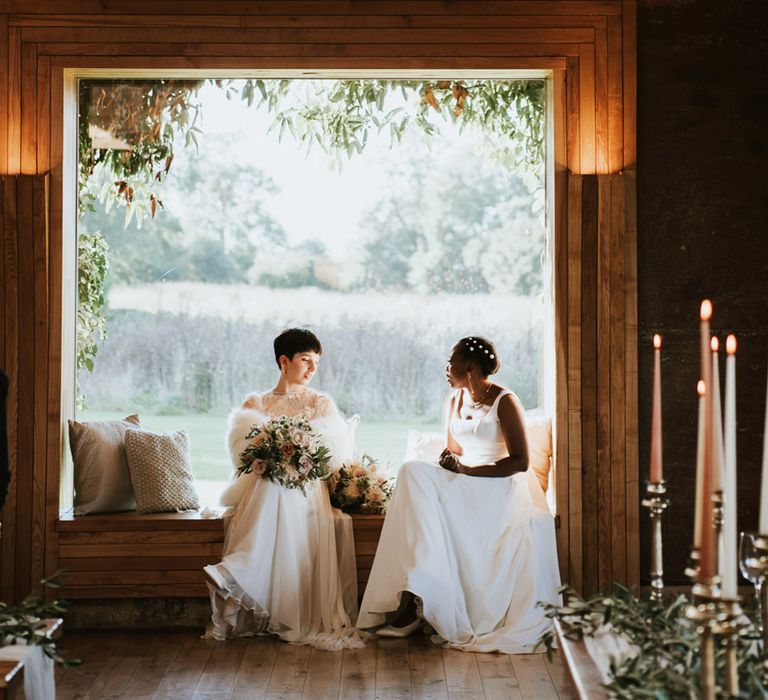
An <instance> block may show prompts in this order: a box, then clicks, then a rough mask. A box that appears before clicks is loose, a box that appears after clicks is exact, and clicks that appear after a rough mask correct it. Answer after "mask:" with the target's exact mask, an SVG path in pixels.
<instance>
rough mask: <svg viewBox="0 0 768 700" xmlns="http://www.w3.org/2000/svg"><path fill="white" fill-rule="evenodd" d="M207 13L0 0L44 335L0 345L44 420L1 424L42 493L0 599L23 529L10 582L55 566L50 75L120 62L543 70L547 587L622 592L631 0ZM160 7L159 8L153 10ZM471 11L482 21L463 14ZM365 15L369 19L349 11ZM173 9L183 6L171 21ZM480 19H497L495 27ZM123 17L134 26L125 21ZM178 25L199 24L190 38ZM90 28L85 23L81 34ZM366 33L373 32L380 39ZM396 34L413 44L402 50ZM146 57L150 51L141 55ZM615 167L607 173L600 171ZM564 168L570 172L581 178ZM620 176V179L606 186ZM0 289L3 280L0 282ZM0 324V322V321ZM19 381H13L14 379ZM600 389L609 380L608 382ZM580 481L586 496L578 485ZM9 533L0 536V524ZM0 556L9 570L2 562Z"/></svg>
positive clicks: (10, 132)
mask: <svg viewBox="0 0 768 700" xmlns="http://www.w3.org/2000/svg"><path fill="white" fill-rule="evenodd" d="M65 5H66V9H64V7H63V6H65ZM86 5H87V6H88V8H90V9H87V8H86V7H85V6H86ZM208 5H211V8H213V4H212V3H210V2H207V1H206V0H196V3H195V4H194V5H192V4H189V3H186V4H185V3H180V2H177V1H176V0H154V2H152V3H149V2H144V0H137V2H136V3H135V5H134V8H133V11H134V15H131V16H127V15H126V16H123V17H121V22H120V23H119V24H117V25H115V24H110V16H111V14H114V13H118V12H119V9H118V8H117V5H115V6H114V7H112V6H111V5H109V6H107V5H104V3H102V2H99V0H85V2H82V3H73V2H71V1H70V0H65V1H64V2H62V3H58V4H57V3H48V2H45V0H23V1H22V0H4V3H3V4H2V6H0V53H3V52H7V55H8V57H9V60H8V62H7V63H6V64H5V65H3V64H2V62H0V172H6V173H10V174H14V173H29V174H33V173H46V172H50V174H51V201H50V222H51V228H50V239H49V246H48V250H47V254H48V256H49V258H48V260H47V267H46V275H47V276H46V278H45V284H46V285H47V287H48V290H49V293H48V308H47V309H41V310H40V311H39V313H40V314H41V317H40V319H39V322H40V323H43V324H44V325H45V327H47V329H48V343H47V345H46V347H45V348H44V349H41V351H40V352H39V353H36V355H35V358H34V360H33V359H27V358H24V357H21V358H20V357H18V353H16V354H15V355H14V353H13V352H10V351H9V348H10V347H11V346H12V345H13V344H14V343H15V342H16V339H15V338H12V337H7V338H6V339H5V343H4V345H3V347H2V348H0V356H1V357H2V358H12V359H13V362H14V363H15V365H13V366H10V370H11V371H10V372H9V374H11V375H12V378H13V377H14V376H19V373H18V366H19V365H23V364H24V363H27V362H33V363H34V367H35V374H36V376H42V377H44V381H45V382H46V384H47V387H48V392H47V403H46V402H43V403H45V404H46V405H45V410H46V415H42V412H41V410H39V409H40V406H39V403H40V402H36V404H35V406H36V408H35V414H34V421H32V420H31V418H30V417H25V418H24V421H23V422H22V421H21V419H19V421H18V423H17V424H14V425H12V426H11V435H10V444H11V449H12V456H15V455H17V454H19V451H17V450H16V448H17V446H18V445H22V444H23V445H24V454H30V453H31V452H33V453H34V460H33V464H31V465H28V464H23V465H19V468H20V469H21V468H24V469H33V470H34V473H35V479H36V483H38V484H41V485H43V488H42V489H40V490H38V491H36V492H35V494H34V495H33V497H34V499H35V503H34V508H33V509H32V510H33V512H34V513H36V514H37V513H41V512H44V513H45V523H40V522H38V520H39V518H38V517H37V516H35V521H34V522H33V523H31V524H30V527H27V524H26V523H16V528H15V533H16V535H15V538H13V539H12V538H8V537H4V538H3V541H2V554H3V556H2V558H1V559H2V561H3V562H4V563H2V564H0V596H1V597H3V598H5V599H12V598H18V597H19V596H20V595H22V594H23V593H24V590H23V588H24V587H23V586H22V587H20V586H19V585H17V586H16V588H15V589H14V588H13V586H12V585H11V586H10V587H9V586H8V585H7V582H8V581H9V580H11V579H14V578H15V579H16V580H17V582H18V581H19V580H21V579H20V577H19V576H14V575H13V572H12V571H11V572H10V575H9V569H12V567H13V551H14V549H18V548H24V547H28V546H29V547H32V543H33V542H36V538H37V537H38V535H36V534H34V533H35V532H38V533H39V532H40V531H41V530H42V531H43V533H44V534H43V541H42V542H41V543H38V544H35V546H34V547H33V550H34V555H33V556H32V561H31V568H30V571H29V572H24V576H26V577H27V579H28V581H29V583H30V585H32V583H33V582H34V581H36V580H37V579H39V578H40V577H41V576H42V574H43V573H44V572H51V571H53V570H54V569H55V568H56V563H57V541H56V533H55V528H54V523H55V519H56V517H58V510H59V503H60V486H61V484H62V481H61V479H60V473H59V472H60V465H61V463H62V457H63V451H64V445H65V442H64V439H63V426H62V421H63V417H64V416H65V412H64V411H63V407H62V404H63V403H65V402H66V403H68V404H69V403H70V402H71V400H72V397H71V395H66V394H65V393H62V376H63V375H62V372H63V371H66V372H69V371H70V370H69V369H68V368H69V367H73V366H74V364H69V360H67V361H66V365H65V359H66V358H65V357H64V354H65V353H66V352H67V351H66V348H70V349H71V348H73V347H74V338H73V337H72V334H71V329H70V330H67V329H65V328H63V325H62V321H63V314H62V309H63V305H64V304H66V305H67V307H68V308H70V309H71V308H72V305H73V303H74V298H73V297H72V298H69V299H67V298H66V297H62V290H64V289H65V288H67V287H69V288H71V289H74V281H73V280H74V277H73V275H74V272H75V268H76V261H75V260H74V259H73V258H72V256H68V258H67V259H63V257H62V251H63V250H64V244H65V241H64V240H63V238H62V236H63V235H64V233H65V231H64V229H63V228H62V225H61V222H62V221H63V220H64V218H67V220H70V221H71V220H73V218H74V217H75V216H76V211H75V208H74V205H75V201H76V200H75V196H76V194H73V196H72V197H70V196H69V195H67V196H64V188H65V187H66V188H67V192H70V193H72V192H73V189H72V187H73V185H72V184H71V183H69V182H68V181H65V178H64V172H63V163H64V156H63V154H64V152H65V150H66V152H68V153H69V154H70V155H71V154H72V149H73V148H76V143H75V144H72V143H70V141H71V139H67V138H65V136H66V133H65V127H66V129H70V130H71V128H72V124H71V123H69V124H68V125H66V124H65V122H64V120H65V114H66V111H65V109H64V104H65V99H66V100H69V101H70V102H69V104H70V106H71V99H72V95H71V94H69V93H70V92H71V91H67V90H65V89H64V86H65V72H66V75H68V76H71V75H72V74H74V73H73V72H75V73H76V72H82V73H86V72H87V71H88V69H106V70H110V71H111V72H113V74H117V72H119V71H120V70H125V71H147V72H150V71H159V72H161V73H162V74H164V75H168V74H169V73H171V72H173V73H175V74H176V75H179V76H182V77H184V76H185V72H186V73H187V75H193V74H196V73H199V71H202V70H205V71H214V70H220V71H224V72H226V73H227V74H228V75H236V74H237V72H238V71H249V70H252V67H253V66H254V65H258V66H260V68H261V69H263V70H264V71H268V72H271V73H274V71H276V70H281V71H294V70H305V71H314V72H321V73H329V74H331V73H332V74H334V75H343V74H344V70H345V69H351V70H355V71H363V72H364V73H366V74H368V75H372V74H373V73H374V71H377V70H382V69H387V68H388V69H389V70H392V71H397V72H398V73H400V72H402V71H404V70H408V69H416V70H418V71H419V73H420V74H421V75H426V76H430V75H438V74H441V75H445V74H451V75H454V74H456V73H457V72H460V71H463V70H469V69H472V70H487V71H489V72H490V73H491V74H493V75H495V76H499V75H502V74H505V73H507V71H510V70H514V69H520V70H524V71H534V70H541V71H551V75H552V79H551V92H552V95H553V99H554V102H553V105H558V104H559V105H561V106H562V120H561V122H558V121H557V119H556V120H555V124H554V125H553V126H554V128H553V132H552V134H551V138H552V143H551V147H552V149H553V153H554V156H555V168H554V171H553V173H552V179H553V186H554V191H555V195H554V198H555V201H554V211H553V212H552V213H553V225H554V230H555V234H554V235H555V236H556V240H557V245H556V246H554V261H553V262H554V285H555V344H556V354H555V363H556V377H557V379H556V383H557V396H556V406H555V417H556V425H555V428H556V432H555V435H554V441H555V455H556V460H557V478H556V488H557V510H558V515H559V516H560V523H561V527H560V529H559V530H558V545H559V551H560V557H561V572H562V575H563V579H564V580H566V581H568V582H570V583H571V584H572V585H574V586H575V587H576V588H577V589H581V588H584V589H585V590H587V591H589V590H594V589H596V588H598V587H603V586H604V585H605V584H606V583H607V582H609V581H610V579H612V578H616V579H618V580H622V581H625V582H627V583H630V584H632V583H637V582H638V581H639V498H638V464H637V442H638V441H637V310H636V307H637V291H636V260H635V247H636V245H635V230H636V221H635V218H636V217H635V213H634V207H633V201H634V167H635V153H636V147H635V141H636V138H635V131H636V125H635V124H636V121H635V120H636V117H635V111H636V110H635V101H636V87H635V85H636V78H635V72H636V66H635V64H636V57H635V53H636V49H635V45H636V39H635V16H636V2H635V0H536V2H535V3H531V2H529V1H527V0H492V1H491V2H487V3H466V2H461V0H459V1H457V2H452V3H444V2H442V1H440V0H393V1H392V2H389V3H382V2H377V1H376V0H365V1H361V2H353V3H339V2H335V1H334V0H323V2H320V3H315V4H311V3H306V2H300V1H298V0H291V2H273V1H270V0H267V1H265V2H262V3H258V12H256V10H255V9H254V8H255V7H256V5H255V4H249V3H245V2H239V1H233V2H232V3H229V4H228V5H227V8H226V10H225V11H224V14H222V15H221V16H220V17H219V18H218V19H220V20H221V21H219V22H218V24H217V25H216V26H215V27H214V26H213V24H212V23H209V24H208V25H206V24H205V22H206V17H211V16H212V15H210V14H209V15H203V14H200V15H196V14H195V13H198V12H200V13H204V12H208V10H206V9H205V8H206V7H208ZM288 6H290V7H291V8H294V9H293V10H291V11H293V12H301V11H304V12H307V11H308V8H310V6H311V8H312V9H313V10H314V8H320V9H317V10H316V11H315V13H314V15H313V16H303V15H297V16H295V17H291V21H293V20H296V21H297V22H298V25H297V26H299V28H298V29H293V28H292V29H290V30H284V29H280V30H276V31H273V30H271V29H262V28H261V27H262V26H264V27H268V26H274V24H270V23H269V21H268V20H269V18H270V17H271V16H273V15H274V16H277V15H279V14H280V13H281V12H285V11H286V10H284V8H286V7H288ZM217 7H220V6H217ZM78 8H81V9H78ZM173 8H176V9H175V10H174V11H175V12H176V13H177V14H173V13H172V12H171V10H172V9H173ZM301 8H304V9H303V10H302V9H301ZM369 8H370V9H369ZM479 8H482V10H483V12H484V13H485V15H484V16H479ZM534 10H535V13H534V14H531V13H533V12H534ZM86 11H87V12H89V13H90V14H88V15H87V16H86V15H76V14H69V15H65V14H63V13H64V12H70V13H75V12H86ZM211 11H212V10H211ZM366 11H370V12H374V11H375V12H376V13H378V14H377V15H376V17H373V16H371V17H367V16H366V15H365V12H366ZM162 12H165V14H160V13H162ZM185 12H187V13H189V14H186V15H184V13H185ZM325 12H327V14H323V13H325ZM13 13H16V14H13ZM59 13H61V14H59ZM238 13H239V14H238ZM398 13H402V16H401V14H398ZM409 13H410V14H409ZM504 13H506V14H504ZM347 15H349V16H347ZM459 15H461V16H459ZM476 15H478V16H476ZM491 15H493V16H491ZM495 15H499V16H500V17H501V20H499V21H497V20H496V19H495V17H494V16H495ZM315 20H316V24H317V26H323V27H325V26H329V25H333V26H338V27H344V28H343V29H341V28H340V29H334V30H326V29H321V30H315V29H306V28H301V27H305V26H311V25H312V23H313V22H315ZM347 20H350V21H351V24H349V25H345V24H344V22H346V21H347ZM374 20H376V22H379V20H381V22H382V23H385V21H386V23H388V24H387V26H397V27H399V28H398V29H397V32H394V30H387V31H389V34H396V35H397V36H400V35H402V37H403V38H402V41H403V42H405V43H403V44H402V48H401V45H400V43H399V42H398V41H397V40H396V39H395V38H392V39H391V41H392V43H391V44H390V45H387V44H386V43H381V44H376V45H375V46H374V44H371V43H370V42H371V41H376V40H378V39H379V38H380V37H379V36H378V35H373V36H372V32H371V31H370V30H366V29H365V28H364V27H365V26H376V22H374ZM414 20H419V22H420V23H421V25H422V26H425V25H429V24H430V23H432V24H434V26H436V27H461V30H460V32H461V33H460V34H456V32H457V31H459V30H457V29H434V30H431V29H428V30H427V31H426V34H425V33H424V32H422V31H421V30H418V31H417V30H415V29H411V26H410V25H411V22H412V21H414ZM454 20H460V23H459V24H456V23H455V22H454ZM131 22H133V23H134V27H133V28H128V29H126V26H128V25H131ZM372 22H373V25H372V24H371V23H372ZM196 23H197V24H201V25H204V26H206V28H205V29H197V28H195V24H196ZM358 24H359V25H360V26H357V25H358ZM497 24H498V25H499V27H497V26H496V25H497ZM94 25H99V26H98V31H97V30H96V29H95V28H94ZM169 27H170V29H167V28H169ZM254 27H256V28H254ZM504 27H507V29H504ZM528 27H533V28H528ZM174 32H175V33H176V35H178V36H176V38H174V39H173V41H180V40H181V39H184V43H178V44H173V43H167V44H163V43H155V44H152V45H151V46H150V45H145V44H142V43H141V42H142V41H144V40H145V39H143V37H144V34H154V35H155V36H156V37H158V38H155V39H146V41H150V40H152V41H156V42H160V41H162V40H163V39H162V36H164V34H166V33H169V34H173V33H174ZM302 32H304V33H302ZM329 32H330V34H329ZM429 32H432V35H428V34H429ZM378 34H380V35H381V36H384V34H387V32H386V31H382V32H379V33H378ZM251 35H253V37H255V38H254V39H253V41H254V42H256V43H248V42H250V37H251ZM449 35H450V36H455V37H457V38H458V40H459V43H456V42H455V41H454V42H453V43H451V44H450V50H448V48H447V47H448V44H446V43H443V44H440V43H434V44H432V43H430V42H440V41H444V37H445V36H449ZM187 36H188V40H187V39H186V37H187ZM416 37H418V38H417V39H416ZM414 40H417V41H419V42H423V43H420V44H418V45H417V44H416V43H413V41H414ZM259 41H263V42H273V43H258V42H259ZM301 41H306V42H310V43H300V42H301ZM387 41H390V39H387ZM445 41H447V39H446V40H445ZM470 41H471V42H475V43H468V42H470ZM237 42H240V43H237ZM311 42H315V43H314V44H313V43H311ZM322 42H326V43H322ZM345 42H349V43H345ZM361 42H362V43H361ZM365 42H369V43H368V44H366V43H365ZM408 42H411V43H408ZM462 42H464V43H462ZM153 47H159V49H158V50H156V51H155V49H154V48H153ZM380 47H381V48H380ZM468 47H470V48H468ZM555 111H557V110H555ZM622 172H623V173H624V174H623V175H616V174H618V173H622ZM610 173H613V174H614V175H612V176H611V177H613V178H614V181H613V183H614V184H611V181H609V180H606V179H605V177H604V175H605V176H607V175H608V174H610ZM592 174H595V175H596V176H597V177H599V178H601V180H600V182H601V184H600V185H599V186H598V189H599V190H600V192H603V193H605V192H608V193H610V192H612V191H613V190H614V189H615V195H616V196H615V198H614V199H613V200H611V197H607V196H602V198H598V200H597V206H598V208H600V207H601V206H603V205H602V204H601V202H602V203H604V202H609V203H610V201H615V202H617V203H618V202H619V200H621V203H622V207H621V209H618V208H617V209H616V210H615V211H616V212H619V211H620V212H622V213H623V214H624V215H625V216H624V219H623V220H620V218H619V216H618V214H616V216H615V217H613V218H611V217H612V216H613V215H612V213H611V212H613V211H614V210H612V209H610V207H609V208H606V209H599V212H598V214H599V216H598V219H597V220H598V221H599V224H600V226H601V229H600V232H601V233H600V236H601V238H599V240H600V242H601V243H602V244H603V247H602V248H600V249H599V250H597V251H594V255H595V257H593V258H592V257H588V258H584V249H583V247H582V226H583V225H584V221H583V220H582V211H581V208H582V205H583V203H584V201H583V199H582V196H581V195H582V191H581V189H580V188H581V187H582V183H583V182H584V183H586V185H585V186H586V187H587V188H589V187H591V186H592V185H591V184H589V183H590V180H589V178H590V177H591V176H592ZM602 174H604V175H602ZM581 175H584V176H585V178H586V179H584V180H582V178H581ZM574 176H575V177H574ZM616 178H622V179H621V180H618V179H616ZM620 181H621V182H623V183H624V185H625V186H624V187H619V186H618V185H616V186H615V187H614V185H615V183H618V182H620ZM624 199H626V201H624ZM9 251H10V249H9V247H8V244H7V243H6V245H5V252H6V259H8V255H10V254H11V253H12V252H13V251H10V252H9ZM612 256H613V257H612ZM619 257H621V259H620V265H619V266H618V267H616V269H615V270H614V268H613V267H612V266H611V265H610V262H611V260H612V259H614V260H618V259H619ZM595 270H597V273H598V274H600V275H602V276H601V277H599V279H600V282H601V286H600V290H599V291H600V294H599V295H598V296H597V297H596V302H595V303H596V305H595V308H586V307H584V308H583V304H582V302H583V301H584V299H583V298H582V295H581V283H582V281H583V278H582V272H583V271H587V272H589V274H590V275H594V274H595ZM8 279H9V278H8V277H6V280H5V285H6V288H8V286H9V284H10V283H9V281H8ZM70 285H71V286H70ZM4 313H5V316H4V318H5V319H6V320H7V319H9V318H12V317H17V310H15V309H13V308H4ZM36 313H37V312H36ZM585 314H586V316H585ZM585 318H587V319H590V320H591V321H594V322H595V323H596V324H597V325H596V328H597V331H596V335H595V336H594V337H586V336H585V335H584V333H582V322H583V320H584V319H585ZM591 321H590V322H591ZM5 327H6V328H8V327H13V324H12V323H10V324H9V323H8V322H6V324H5ZM3 361H5V360H3ZM63 367H66V368H67V369H63ZM593 368H594V370H595V372H596V381H598V384H597V385H596V386H597V387H598V389H599V392H596V393H589V392H588V393H584V384H583V381H582V380H583V376H584V370H586V369H588V370H589V371H592V369H593ZM28 374H29V373H28V372H25V374H24V376H28ZM613 379H616V380H617V381H616V382H615V383H614V382H613V381H612V380H613ZM618 380H620V381H618ZM41 381H42V380H41ZM26 389H27V387H19V388H18V389H16V390H15V391H16V393H15V394H12V396H11V397H10V402H11V404H12V405H13V406H16V402H17V400H18V392H19V391H25V390H26ZM598 395H599V396H600V399H601V402H598ZM70 405H71V404H70ZM590 411H591V413H590ZM585 416H586V418H585ZM32 423H34V425H32ZM30 426H31V427H30ZM585 436H586V437H589V438H590V440H591V438H592V437H593V436H594V444H593V443H592V442H589V443H588V444H587V443H584V442H583V438H584V437H585ZM604 477H605V479H604V480H603V478H604ZM596 484H598V485H599V486H600V489H599V491H595V485H596ZM606 484H607V486H606ZM613 516H615V517H613ZM3 517H4V518H5V517H6V515H5V514H4V516H3ZM606 519H607V520H608V522H609V523H610V524H611V528H610V529H611V533H610V535H608V536H607V538H606V535H605V533H603V534H602V535H601V537H602V539H600V537H598V536H597V534H599V530H600V529H601V527H600V526H601V525H603V524H604V523H605V522H606ZM12 529H13V528H4V530H5V531H6V532H8V531H9V530H12ZM43 553H44V554H43ZM5 562H11V564H10V566H8V565H7V564H6V563H5ZM22 578H23V577H22Z"/></svg>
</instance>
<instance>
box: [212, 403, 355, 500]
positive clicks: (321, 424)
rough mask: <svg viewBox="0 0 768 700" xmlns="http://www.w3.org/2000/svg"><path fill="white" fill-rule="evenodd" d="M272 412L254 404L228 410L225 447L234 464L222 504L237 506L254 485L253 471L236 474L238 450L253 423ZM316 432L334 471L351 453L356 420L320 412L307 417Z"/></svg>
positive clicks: (270, 417)
mask: <svg viewBox="0 0 768 700" xmlns="http://www.w3.org/2000/svg"><path fill="white" fill-rule="evenodd" d="M273 417H274V416H268V415H267V414H265V413H262V412H261V411H258V410H256V409H253V408H236V409H235V410H234V411H232V412H231V413H230V414H229V428H228V430H227V449H228V451H229V458H230V461H231V462H232V466H233V467H234V468H235V470H234V472H233V474H232V478H231V479H230V482H229V484H228V485H227V487H226V489H225V490H224V493H223V494H222V496H221V505H223V506H232V507H234V506H237V504H238V503H239V502H240V499H241V498H242V497H243V494H244V493H245V492H246V491H247V490H248V489H249V488H251V487H252V486H253V483H254V481H255V480H256V479H258V478H259V477H257V476H256V475H255V474H253V473H250V474H243V475H242V476H238V475H237V466H238V465H239V464H240V454H241V453H242V452H243V450H244V449H245V448H246V446H247V445H248V440H247V438H246V435H248V433H249V432H250V431H251V429H252V428H253V426H254V425H264V424H265V423H267V422H269V421H270V420H271V419H272V418H273ZM310 424H311V425H312V428H313V430H314V431H315V432H317V433H318V434H319V435H321V436H322V438H323V442H324V443H325V444H326V446H327V447H328V449H329V450H330V453H331V462H330V467H331V469H332V470H334V471H336V470H338V469H339V468H341V465H342V464H343V463H344V462H346V461H349V460H350V459H351V458H352V455H353V453H354V432H355V429H356V427H357V420H352V421H350V422H347V421H345V420H344V419H343V418H342V417H341V416H340V415H334V416H323V417H321V418H315V419H314V420H312V421H310Z"/></svg>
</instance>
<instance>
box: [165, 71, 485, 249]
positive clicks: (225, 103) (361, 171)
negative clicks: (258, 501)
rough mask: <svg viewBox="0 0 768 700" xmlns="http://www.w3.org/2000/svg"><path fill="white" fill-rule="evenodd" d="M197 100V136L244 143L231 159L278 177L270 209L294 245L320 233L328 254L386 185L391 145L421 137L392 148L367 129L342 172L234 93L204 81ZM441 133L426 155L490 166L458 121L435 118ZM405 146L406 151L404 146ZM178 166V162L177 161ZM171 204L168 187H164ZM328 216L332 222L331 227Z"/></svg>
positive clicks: (347, 242)
mask: <svg viewBox="0 0 768 700" xmlns="http://www.w3.org/2000/svg"><path fill="white" fill-rule="evenodd" d="M200 98H201V100H202V103H203V109H202V117H203V122H202V129H203V134H202V135H201V137H200V140H201V142H203V141H204V140H205V136H206V134H234V135H236V136H237V139H236V142H237V143H240V144H242V148H241V149H239V150H238V152H237V154H233V157H235V156H236V157H239V158H241V159H242V161H243V162H251V163H254V164H255V165H258V167H259V168H261V169H262V170H263V171H264V172H266V173H267V174H268V175H269V176H270V177H271V178H272V179H273V180H274V181H275V183H276V185H277V186H278V188H279V190H280V195H279V196H277V197H274V198H270V204H269V209H270V211H271V213H272V214H273V216H274V217H275V218H276V219H277V220H278V221H279V222H280V223H281V224H282V225H283V227H284V229H285V231H286V234H287V235H288V239H289V241H291V242H292V243H294V242H297V241H300V240H305V239H310V238H317V237H318V235H322V238H323V241H324V242H325V244H326V246H327V249H328V251H329V253H331V255H333V256H334V257H339V258H344V257H346V253H348V252H349V250H350V246H352V245H353V244H354V241H355V239H356V233H357V231H358V228H359V226H358V222H359V220H360V217H361V214H362V213H363V212H364V211H365V210H366V209H367V208H369V207H370V206H371V205H372V204H373V203H374V202H375V201H376V200H377V199H378V198H379V197H380V196H381V190H382V189H385V188H391V186H392V183H388V182H387V179H386V177H385V173H384V172H383V170H382V167H381V166H382V164H383V163H384V162H385V161H386V160H388V159H391V158H395V157H397V149H408V148H412V149H413V148H420V143H414V141H416V140H418V141H419V142H421V141H423V136H422V135H421V133H420V132H418V131H416V130H414V131H413V133H412V134H411V136H410V137H409V139H411V141H410V143H408V142H407V141H405V140H404V141H403V143H402V144H399V145H396V146H395V150H394V151H391V150H390V139H389V135H388V134H383V135H378V134H369V137H368V143H367V145H366V148H365V151H364V153H363V155H362V156H354V157H353V158H352V159H350V160H345V161H344V163H343V168H342V172H341V173H337V172H334V171H333V170H331V168H330V167H329V166H330V159H329V157H328V156H327V155H326V154H325V153H324V152H323V151H322V149H320V148H319V146H317V147H314V148H313V149H312V151H311V152H310V154H309V156H308V157H305V154H304V152H303V149H301V148H300V147H299V145H298V144H297V142H296V141H294V140H293V138H292V137H291V136H290V135H289V134H288V133H287V132H286V134H285V136H284V138H283V141H282V142H280V141H279V140H278V130H277V129H274V130H272V131H271V132H269V133H268V130H269V126H270V124H271V123H272V121H273V117H272V115H270V114H269V113H268V112H267V110H266V109H259V108H257V107H256V104H255V103H254V105H253V106H251V107H248V106H247V104H246V103H245V102H244V101H243V100H241V99H240V97H239V90H238V95H237V96H236V97H234V98H233V99H231V100H227V99H226V96H225V94H224V91H223V90H222V89H220V88H217V87H215V86H213V85H210V84H206V85H205V86H204V87H203V88H202V89H201V91H200ZM437 121H438V123H439V126H440V131H441V134H440V135H439V136H436V137H434V138H433V142H432V153H433V157H435V158H436V159H438V158H440V159H444V158H445V157H451V154H453V156H452V159H454V160H455V159H456V158H457V157H458V156H459V153H461V154H462V156H461V159H462V162H463V164H464V167H467V168H478V167H479V168H482V167H488V163H487V160H486V157H485V156H484V154H482V153H481V148H480V147H479V145H478V141H477V137H476V135H474V134H473V133H472V132H470V131H469V130H467V131H465V132H464V133H463V134H459V129H458V126H457V125H453V124H450V123H448V122H443V120H442V119H438V120H437ZM403 152H404V151H403ZM176 153H177V158H178V160H179V161H182V160H183V159H184V158H194V149H183V148H180V149H177V151H176ZM175 165H176V166H178V165H181V163H177V164H175ZM168 195H169V200H170V202H169V203H170V204H171V206H172V208H173V205H174V204H176V205H177V206H179V205H180V204H181V206H184V205H183V203H179V202H176V203H174V202H173V195H172V193H170V192H169V193H168ZM328 222H333V226H329V225H328Z"/></svg>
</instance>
